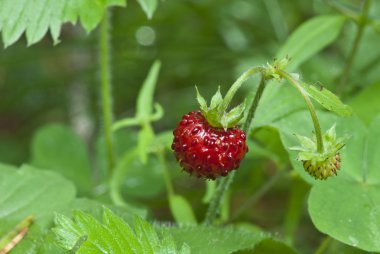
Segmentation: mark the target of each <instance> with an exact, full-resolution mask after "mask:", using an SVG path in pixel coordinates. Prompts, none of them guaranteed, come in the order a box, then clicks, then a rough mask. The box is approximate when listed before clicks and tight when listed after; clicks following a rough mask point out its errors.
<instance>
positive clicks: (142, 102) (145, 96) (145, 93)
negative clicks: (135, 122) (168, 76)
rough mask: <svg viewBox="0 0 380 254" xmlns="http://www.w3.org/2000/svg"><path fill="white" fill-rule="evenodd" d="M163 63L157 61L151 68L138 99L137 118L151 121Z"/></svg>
mask: <svg viewBox="0 0 380 254" xmlns="http://www.w3.org/2000/svg"><path fill="white" fill-rule="evenodd" d="M160 68H161V62H160V61H158V60H156V61H155V62H154V63H153V65H152V67H150V70H149V73H148V76H147V77H146V79H145V81H144V83H143V85H142V87H141V89H140V92H139V95H138V97H137V105H136V108H137V112H136V117H137V118H138V119H141V120H146V121H147V120H149V117H150V115H151V114H152V112H153V95H154V90H155V88H156V83H157V78H158V74H159V72H160Z"/></svg>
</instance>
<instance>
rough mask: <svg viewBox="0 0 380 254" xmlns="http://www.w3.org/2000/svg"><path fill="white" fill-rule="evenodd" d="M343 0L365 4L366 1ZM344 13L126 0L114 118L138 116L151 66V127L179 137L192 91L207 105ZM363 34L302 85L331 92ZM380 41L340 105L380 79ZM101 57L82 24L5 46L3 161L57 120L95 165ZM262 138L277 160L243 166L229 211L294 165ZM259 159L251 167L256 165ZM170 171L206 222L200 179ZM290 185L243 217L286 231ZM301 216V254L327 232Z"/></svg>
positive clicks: (116, 20) (115, 63)
mask: <svg viewBox="0 0 380 254" xmlns="http://www.w3.org/2000/svg"><path fill="white" fill-rule="evenodd" d="M343 2H345V3H347V4H348V5H349V6H352V7H357V8H358V6H360V4H361V3H362V1H359V0H357V1H355V0H351V1H348V0H347V1H343ZM379 6H380V4H379V1H373V7H372V8H371V14H372V15H378V14H379V13H380V7H379ZM336 13H337V12H336V10H334V8H332V7H331V6H329V5H328V4H327V3H326V1H321V0H313V1H304V0H250V1H249V0H234V1H231V0H218V1H217V0H182V1H169V0H166V1H161V2H160V4H159V7H158V9H157V11H156V13H155V16H154V17H153V19H152V20H148V19H147V18H146V15H145V14H144V13H143V11H142V10H141V8H140V6H138V4H137V3H136V2H135V1H129V2H128V6H127V8H114V9H113V11H112V14H113V15H112V28H113V29H112V32H111V33H112V54H113V55H112V73H113V75H112V82H113V92H112V93H113V96H114V99H113V104H114V113H115V118H116V119H120V118H122V117H126V116H133V115H134V112H135V99H136V97H137V94H138V91H139V88H140V86H141V84H142V82H143V80H144V79H145V77H146V74H147V72H148V70H149V67H150V65H151V64H152V63H153V61H154V60H155V59H160V60H161V61H162V70H161V72H160V76H159V79H158V84H157V90H156V95H155V98H156V99H155V101H157V102H159V103H160V104H161V105H162V106H163V107H164V109H165V115H164V117H163V119H161V120H160V121H158V122H156V123H154V127H155V131H156V132H160V131H164V130H171V129H173V128H174V127H175V125H176V122H177V121H178V120H179V119H180V117H181V116H182V115H183V114H184V113H187V112H189V111H192V110H194V109H196V108H197V104H196V101H195V89H194V85H197V86H198V87H199V89H200V90H201V91H202V94H203V95H204V96H205V97H209V96H210V95H211V94H212V93H214V92H215V91H216V89H217V86H219V85H220V86H221V88H222V91H224V92H225V91H227V89H228V87H229V86H230V84H232V82H233V81H234V80H235V79H236V78H237V77H238V76H239V75H240V73H241V72H243V71H244V70H245V69H246V68H248V67H250V66H253V65H262V64H265V63H266V62H270V61H272V59H273V56H274V55H275V54H276V52H277V51H278V49H279V48H280V46H281V45H283V44H284V42H285V41H286V39H287V37H288V36H289V34H290V33H291V32H292V31H294V29H295V28H297V27H298V26H299V25H300V24H302V23H303V22H305V21H306V20H308V19H310V18H311V17H313V16H316V15H321V14H336ZM355 30H356V28H355V26H354V24H353V23H352V22H351V23H348V24H347V25H346V26H345V27H344V30H343V32H342V33H341V34H340V36H339V39H338V41H337V42H336V43H334V44H333V45H332V46H329V47H328V48H326V49H325V50H323V52H321V53H320V54H318V55H317V56H315V57H313V58H312V59H310V60H308V61H307V62H306V63H305V64H303V65H302V67H301V68H300V70H299V73H300V74H301V75H302V76H303V77H304V78H305V80H310V81H319V82H321V83H323V84H324V85H325V86H327V87H328V88H330V89H331V90H334V87H335V84H336V83H337V80H339V77H340V74H341V72H342V69H343V67H344V64H345V62H346V58H347V52H348V50H349V49H350V48H351V45H352V42H353V37H354V35H355ZM379 45H380V44H379V33H376V31H375V30H373V29H366V30H365V31H364V36H363V41H362V44H361V46H360V48H359V51H358V54H357V57H356V60H355V64H354V66H353V69H352V73H351V74H350V79H349V84H348V85H347V88H346V90H345V91H344V94H343V95H344V99H346V100H349V99H350V97H351V96H352V95H355V94H356V93H358V92H359V91H360V90H361V89H363V88H364V86H365V85H367V84H372V83H375V82H377V81H379V80H380V72H379V71H378V70H379V67H380V47H379ZM294 46H295V47H297V45H294ZM97 52H98V31H93V32H92V33H90V34H89V35H86V34H85V32H84V31H83V30H82V29H81V28H80V27H79V26H76V27H73V26H71V25H65V27H64V29H63V32H62V35H61V43H59V44H58V45H55V46H54V45H53V43H52V41H51V39H50V38H49V37H46V38H45V39H44V40H43V41H41V42H40V43H38V44H36V45H34V46H32V47H29V48H27V47H26V43H25V41H24V40H21V41H19V42H18V43H16V44H15V45H13V46H11V47H9V48H7V49H0V95H1V97H0V98H1V100H0V161H1V162H4V163H10V164H15V165H20V164H22V163H24V162H26V161H29V159H30V153H29V151H30V143H31V140H32V137H33V133H34V132H35V131H36V130H37V129H38V128H39V127H42V126H44V125H45V124H47V123H53V122H59V123H66V124H68V125H71V126H72V127H73V129H74V130H75V131H76V132H77V133H79V134H80V135H81V136H82V137H83V138H84V139H85V140H86V141H87V145H88V147H89V151H90V157H91V158H93V157H94V154H95V148H94V147H95V140H96V137H97V136H98V135H99V132H100V128H101V124H100V118H101V112H100V100H99V87H100V85H99V71H98V69H99V64H98V56H97ZM368 52H370V54H369V53H368ZM255 84H256V82H255V80H254V79H253V80H252V81H250V82H249V83H248V85H246V86H245V87H244V88H243V90H242V91H240V93H239V94H240V96H241V97H242V95H243V94H246V93H251V88H252V87H253V86H255ZM134 133H135V132H134V131H133V129H132V130H130V131H129V133H126V135H127V136H129V138H127V139H133V136H134ZM257 140H258V143H260V142H261V143H262V142H263V141H265V140H267V141H268V142H267V144H265V147H266V148H267V149H268V150H269V151H271V152H273V153H275V154H276V156H277V157H278V158H277V159H278V161H277V162H274V160H273V159H272V160H270V159H269V160H268V159H267V158H262V157H263V156H262V155H257V156H253V157H252V158H249V159H248V160H247V161H246V162H245V163H244V165H243V166H242V167H243V168H244V167H246V168H248V167H250V168H251V169H252V170H249V171H248V170H240V172H241V173H239V174H238V176H237V181H236V182H235V183H234V193H235V195H234V199H233V200H232V205H233V206H236V207H237V206H240V204H241V203H242V202H243V201H244V200H246V199H247V198H248V197H249V196H250V195H251V194H252V193H254V191H255V189H257V188H258V186H260V185H261V184H262V183H263V182H265V181H267V180H268V179H270V178H271V176H272V175H273V172H274V171H275V169H276V167H279V165H280V166H283V167H286V166H287V165H289V163H288V158H287V155H286V152H285V151H284V149H283V148H282V145H281V142H280V140H279V137H278V134H277V133H276V132H274V131H273V130H270V129H268V130H261V131H260V133H258V135H257ZM168 157H169V156H168ZM264 157H265V156H264ZM267 157H270V156H267ZM252 160H255V163H250V161H252ZM170 165H171V171H173V172H174V173H173V174H174V179H177V180H178V181H176V185H177V186H180V187H178V188H177V189H178V192H181V194H183V195H185V196H187V197H188V198H189V199H190V202H191V203H192V204H193V205H194V208H195V209H196V213H197V214H198V216H199V215H201V214H203V213H204V212H205V209H206V205H204V204H202V203H201V199H202V195H203V194H204V192H203V190H204V189H203V183H202V182H200V181H198V180H197V179H191V180H189V178H188V177H187V175H185V174H180V172H179V170H178V167H177V166H176V164H175V163H174V161H170ZM262 168H263V169H264V170H254V169H262ZM291 181H293V184H294V180H290V179H285V180H284V181H282V182H280V183H277V184H276V187H275V188H273V189H272V190H271V191H270V192H269V193H267V194H266V195H265V196H264V197H262V198H261V199H260V201H259V202H256V203H255V206H254V209H252V210H253V211H254V212H245V214H243V215H242V217H241V219H246V220H248V221H251V222H254V223H256V224H258V225H259V226H261V227H263V228H265V229H268V230H269V231H271V232H275V233H278V232H280V234H281V230H282V229H281V227H282V224H281V223H282V221H283V219H284V216H285V211H286V208H287V201H288V196H289V194H290V193H291V188H290V184H291ZM297 184H300V185H302V184H304V183H297ZM304 188H305V190H307V188H308V187H307V186H304ZM161 189H163V188H161ZM155 191H156V190H152V192H153V193H155ZM161 195H162V199H157V200H151V199H148V200H144V202H150V204H151V207H154V208H155V209H154V213H155V216H156V218H158V219H162V220H168V219H170V218H171V217H170V212H168V209H167V207H164V206H163V204H164V203H165V202H166V201H165V198H164V195H163V194H162V192H161ZM137 196H138V195H137ZM145 198H146V197H145ZM304 213H305V216H303V218H302V222H301V224H300V225H301V226H300V228H299V229H298V232H297V235H298V236H299V237H298V238H297V239H296V241H297V242H298V244H299V245H300V246H301V249H302V248H304V249H308V248H313V246H314V247H315V246H317V245H318V244H319V242H320V239H321V234H320V233H319V232H318V231H317V230H316V229H314V227H313V226H312V223H311V221H310V219H309V217H308V215H307V213H306V211H304ZM305 232H306V233H305ZM336 244H338V243H336Z"/></svg>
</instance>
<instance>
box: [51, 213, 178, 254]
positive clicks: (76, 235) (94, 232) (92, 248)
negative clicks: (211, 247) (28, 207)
mask: <svg viewBox="0 0 380 254" xmlns="http://www.w3.org/2000/svg"><path fill="white" fill-rule="evenodd" d="M134 224H135V232H133V230H132V229H131V228H130V227H129V225H128V224H127V223H126V222H125V221H123V220H122V219H121V218H120V217H118V216H117V215H115V214H114V213H113V212H112V211H111V210H109V209H108V208H104V212H103V221H102V222H100V221H98V220H97V219H95V218H94V217H93V216H91V215H90V214H88V213H84V212H81V211H77V212H75V213H74V218H73V219H69V218H68V217H66V216H64V215H57V216H56V218H55V227H54V228H53V232H54V233H55V238H56V243H57V244H58V245H59V246H61V247H62V248H64V249H66V250H71V249H72V248H73V247H74V246H77V245H78V241H81V242H82V244H81V245H80V246H79V248H78V251H77V253H79V254H85V253H100V254H102V253H104V254H124V253H131V254H140V253H144V254H155V253H173V254H175V253H183V252H181V251H177V249H176V246H175V244H174V242H173V241H172V240H171V239H170V238H171V236H170V234H168V233H163V234H162V235H161V236H160V237H159V236H158V234H157V232H156V231H155V230H154V228H153V227H152V225H150V224H149V223H148V222H147V221H145V220H143V219H141V218H139V217H137V216H136V217H135V223H134ZM84 236H87V238H86V239H84V238H83V237H84ZM81 242H79V243H81ZM163 243H166V244H163ZM163 250H165V252H163Z"/></svg>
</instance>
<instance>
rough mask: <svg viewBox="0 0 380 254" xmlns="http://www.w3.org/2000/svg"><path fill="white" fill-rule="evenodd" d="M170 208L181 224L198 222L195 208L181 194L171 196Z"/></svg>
mask: <svg viewBox="0 0 380 254" xmlns="http://www.w3.org/2000/svg"><path fill="white" fill-rule="evenodd" d="M169 205H170V210H171V212H172V214H173V216H174V218H175V221H176V222H177V223H178V224H179V225H181V224H197V219H196V218H195V215H194V212H193V209H192V208H191V205H190V204H189V202H187V200H186V199H185V198H184V197H182V196H180V195H174V194H173V195H170V196H169Z"/></svg>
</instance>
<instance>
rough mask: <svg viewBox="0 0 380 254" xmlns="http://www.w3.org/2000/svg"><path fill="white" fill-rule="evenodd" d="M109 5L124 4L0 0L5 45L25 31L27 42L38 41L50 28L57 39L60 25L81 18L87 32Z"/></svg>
mask: <svg viewBox="0 0 380 254" xmlns="http://www.w3.org/2000/svg"><path fill="white" fill-rule="evenodd" d="M108 6H125V0H106V1H104V0H80V1H77V0H62V1H58V2H55V1H48V2H45V1H42V0H37V1H24V0H2V1H0V31H2V35H3V41H4V44H5V46H6V47H7V46H10V45H11V44H13V43H15V42H16V41H17V40H18V39H19V38H20V36H21V35H22V34H23V33H24V32H25V34H26V39H27V42H28V45H32V44H34V43H37V42H38V41H40V40H41V39H42V38H43V36H44V35H45V34H46V33H47V32H48V31H50V33H51V36H52V38H53V40H54V42H55V43H58V42H59V35H60V32H61V25H62V24H63V23H66V22H71V23H72V24H75V23H76V22H77V20H78V19H80V21H81V24H82V26H83V27H84V29H85V30H86V31H87V32H90V31H91V30H93V29H94V28H95V27H96V26H97V25H98V24H99V22H100V20H101V19H102V18H103V16H104V12H105V10H106V8H107V7H108Z"/></svg>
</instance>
